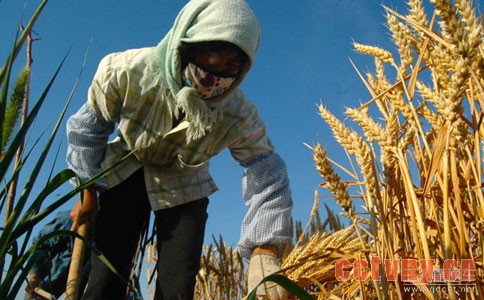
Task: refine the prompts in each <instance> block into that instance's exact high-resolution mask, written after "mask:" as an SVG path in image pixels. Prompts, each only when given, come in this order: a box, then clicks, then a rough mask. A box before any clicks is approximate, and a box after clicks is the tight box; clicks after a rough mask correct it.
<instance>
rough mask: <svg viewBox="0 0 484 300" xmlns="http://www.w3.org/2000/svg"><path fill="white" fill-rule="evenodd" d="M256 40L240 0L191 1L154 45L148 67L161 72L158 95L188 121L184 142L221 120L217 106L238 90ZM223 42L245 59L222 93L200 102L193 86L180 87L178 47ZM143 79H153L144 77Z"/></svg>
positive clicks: (255, 29)
mask: <svg viewBox="0 0 484 300" xmlns="http://www.w3.org/2000/svg"><path fill="white" fill-rule="evenodd" d="M259 40H260V27H259V22H258V21H257V18H256V17H255V15H254V13H253V12H252V10H251V8H250V7H249V6H248V4H247V3H246V2H245V1H243V0H192V1H190V2H189V3H188V4H187V5H186V6H185V7H184V8H183V9H182V10H181V11H180V13H179V14H178V16H177V18H176V20H175V22H174V24H173V27H172V28H171V29H170V31H169V32H168V33H167V34H166V36H165V37H164V38H163V40H162V41H161V42H160V43H159V44H158V46H157V48H156V51H155V57H153V62H152V65H153V67H152V68H148V69H147V70H146V72H151V73H158V72H161V74H160V75H161V78H162V92H163V95H162V96H163V97H164V100H165V101H168V106H169V109H170V110H171V111H172V113H173V115H174V116H175V117H177V116H178V115H179V113H180V112H183V113H184V114H185V116H186V118H187V119H188V121H189V122H190V125H189V127H188V129H187V141H188V142H190V141H191V140H196V139H199V138H200V137H202V136H204V135H205V134H206V132H208V131H210V129H211V127H212V125H213V124H214V123H215V122H216V121H217V120H220V118H221V116H222V115H221V106H220V105H221V103H222V102H223V100H224V99H226V98H227V97H229V96H230V94H231V93H232V92H233V91H234V90H236V89H237V88H238V86H239V85H240V83H241V82H242V80H243V79H244V78H245V76H246V74H247V72H248V71H249V69H250V68H251V66H252V64H253V62H254V59H255V55H256V52H257V48H258V46H259ZM209 41H225V42H229V43H232V44H234V45H235V46H237V47H239V48H240V49H241V50H242V51H244V52H245V54H246V55H247V57H248V59H247V61H246V62H245V65H244V66H243V68H242V71H241V74H240V75H239V76H238V78H237V80H236V81H235V82H234V83H233V84H232V85H231V87H230V88H229V89H228V90H227V91H226V92H225V93H223V94H221V95H218V96H215V97H212V98H210V99H207V100H203V99H201V98H200V97H199V95H198V92H197V91H196V90H195V89H194V88H193V87H188V86H184V84H183V81H182V70H181V60H180V56H179V54H178V48H179V46H180V45H181V43H196V42H209ZM144 75H145V76H144V78H146V79H147V80H149V78H153V77H152V76H150V75H156V74H144Z"/></svg>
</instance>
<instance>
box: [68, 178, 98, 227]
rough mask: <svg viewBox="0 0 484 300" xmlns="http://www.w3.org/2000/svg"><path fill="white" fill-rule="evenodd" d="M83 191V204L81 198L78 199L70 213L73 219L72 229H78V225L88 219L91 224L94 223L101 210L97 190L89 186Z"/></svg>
mask: <svg viewBox="0 0 484 300" xmlns="http://www.w3.org/2000/svg"><path fill="white" fill-rule="evenodd" d="M83 193H84V199H83V201H82V205H81V199H79V200H77V201H76V204H75V205H74V207H73V208H72V210H71V213H70V217H71V220H72V226H71V231H77V229H78V227H79V226H80V225H81V224H83V223H85V222H86V221H89V222H90V223H91V224H94V222H95V221H96V217H97V213H98V210H99V208H98V203H97V193H96V190H94V189H91V188H88V189H85V190H84V192H83Z"/></svg>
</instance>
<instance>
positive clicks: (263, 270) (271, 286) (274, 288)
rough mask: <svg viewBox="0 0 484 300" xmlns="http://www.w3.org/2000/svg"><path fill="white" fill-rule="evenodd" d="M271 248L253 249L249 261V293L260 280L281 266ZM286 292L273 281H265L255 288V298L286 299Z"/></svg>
mask: <svg viewBox="0 0 484 300" xmlns="http://www.w3.org/2000/svg"><path fill="white" fill-rule="evenodd" d="M274 252H275V253H277V251H273V250H261V249H257V248H256V250H254V252H253V254H252V257H251V259H250V263H249V270H248V272H249V274H248V288H249V293H250V292H251V291H252V290H253V289H254V288H255V287H256V286H257V284H259V283H260V282H261V280H262V279H263V278H264V277H266V276H268V275H271V274H273V273H275V272H278V271H279V270H281V266H280V264H279V261H278V259H277V256H276V254H275V253H274ZM287 298H288V292H287V291H286V289H284V288H283V287H281V286H279V285H277V284H276V283H273V282H266V283H263V284H261V285H260V286H259V287H258V288H257V299H270V300H287Z"/></svg>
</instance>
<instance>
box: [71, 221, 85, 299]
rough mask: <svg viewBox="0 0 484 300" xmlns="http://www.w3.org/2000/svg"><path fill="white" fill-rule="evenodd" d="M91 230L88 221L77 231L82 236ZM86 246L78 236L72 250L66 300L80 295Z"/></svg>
mask: <svg viewBox="0 0 484 300" xmlns="http://www.w3.org/2000/svg"><path fill="white" fill-rule="evenodd" d="M88 232H89V225H88V224H87V222H86V223H83V224H81V226H79V229H78V231H77V233H78V234H79V235H80V236H82V237H87V236H88ZM85 250H86V247H85V245H84V242H83V241H82V240H81V239H80V238H76V239H75V241H74V249H73V251H72V258H71V264H70V267H69V274H68V276H67V285H66V297H65V299H66V300H77V299H78V295H79V284H80V281H81V278H80V277H81V272H82V265H83V262H84V253H85Z"/></svg>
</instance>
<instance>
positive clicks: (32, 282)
mask: <svg viewBox="0 0 484 300" xmlns="http://www.w3.org/2000/svg"><path fill="white" fill-rule="evenodd" d="M27 281H28V284H27V286H26V287H25V291H26V292H27V293H29V294H30V295H33V294H34V290H35V288H37V287H41V286H42V280H41V279H40V277H39V275H37V274H29V276H28V277H27Z"/></svg>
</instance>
